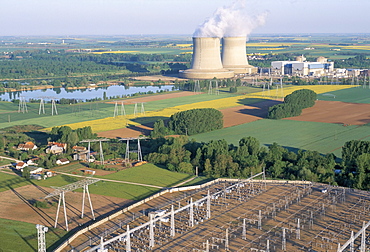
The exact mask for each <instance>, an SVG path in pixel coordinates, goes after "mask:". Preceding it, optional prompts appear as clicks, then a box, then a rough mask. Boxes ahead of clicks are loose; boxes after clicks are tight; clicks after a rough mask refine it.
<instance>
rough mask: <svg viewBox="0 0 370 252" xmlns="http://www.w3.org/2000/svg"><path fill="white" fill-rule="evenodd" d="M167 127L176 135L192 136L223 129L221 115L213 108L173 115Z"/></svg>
mask: <svg viewBox="0 0 370 252" xmlns="http://www.w3.org/2000/svg"><path fill="white" fill-rule="evenodd" d="M168 126H169V129H170V130H173V131H174V132H175V133H176V134H185V135H194V134H198V133H203V132H208V131H212V130H216V129H221V128H223V115H222V113H221V112H220V111H218V110H217V109H213V108H203V109H191V110H186V111H181V112H178V113H175V114H173V115H172V116H171V118H170V121H169V123H168Z"/></svg>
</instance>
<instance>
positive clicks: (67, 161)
mask: <svg viewBox="0 0 370 252" xmlns="http://www.w3.org/2000/svg"><path fill="white" fill-rule="evenodd" d="M56 163H57V165H65V164H69V160H68V159H66V158H61V159H58V160H57V162H56Z"/></svg>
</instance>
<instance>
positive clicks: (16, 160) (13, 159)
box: [0, 156, 23, 163]
mask: <svg viewBox="0 0 370 252" xmlns="http://www.w3.org/2000/svg"><path fill="white" fill-rule="evenodd" d="M0 158H4V159H8V160H12V161H15V162H17V163H18V162H23V161H21V160H18V159H15V158H11V157H5V156H0Z"/></svg>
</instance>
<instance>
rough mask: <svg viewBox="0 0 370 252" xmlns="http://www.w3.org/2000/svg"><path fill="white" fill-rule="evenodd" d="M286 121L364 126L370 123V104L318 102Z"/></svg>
mask: <svg viewBox="0 0 370 252" xmlns="http://www.w3.org/2000/svg"><path fill="white" fill-rule="evenodd" d="M285 120H295V121H306V122H324V123H337V124H346V125H363V124H367V123H370V104H364V103H347V102H339V101H317V102H316V104H315V106H313V107H311V108H307V109H304V110H303V113H302V114H301V115H300V116H297V117H289V118H285Z"/></svg>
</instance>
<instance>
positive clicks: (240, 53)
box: [221, 37, 257, 74]
mask: <svg viewBox="0 0 370 252" xmlns="http://www.w3.org/2000/svg"><path fill="white" fill-rule="evenodd" d="M246 41H247V38H246V37H224V38H223V39H222V55H221V57H222V64H223V67H224V68H225V69H229V70H232V71H234V72H235V74H251V73H256V72H257V67H254V66H251V65H249V64H248V60H247V55H246V54H247V51H246V46H245V43H246Z"/></svg>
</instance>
